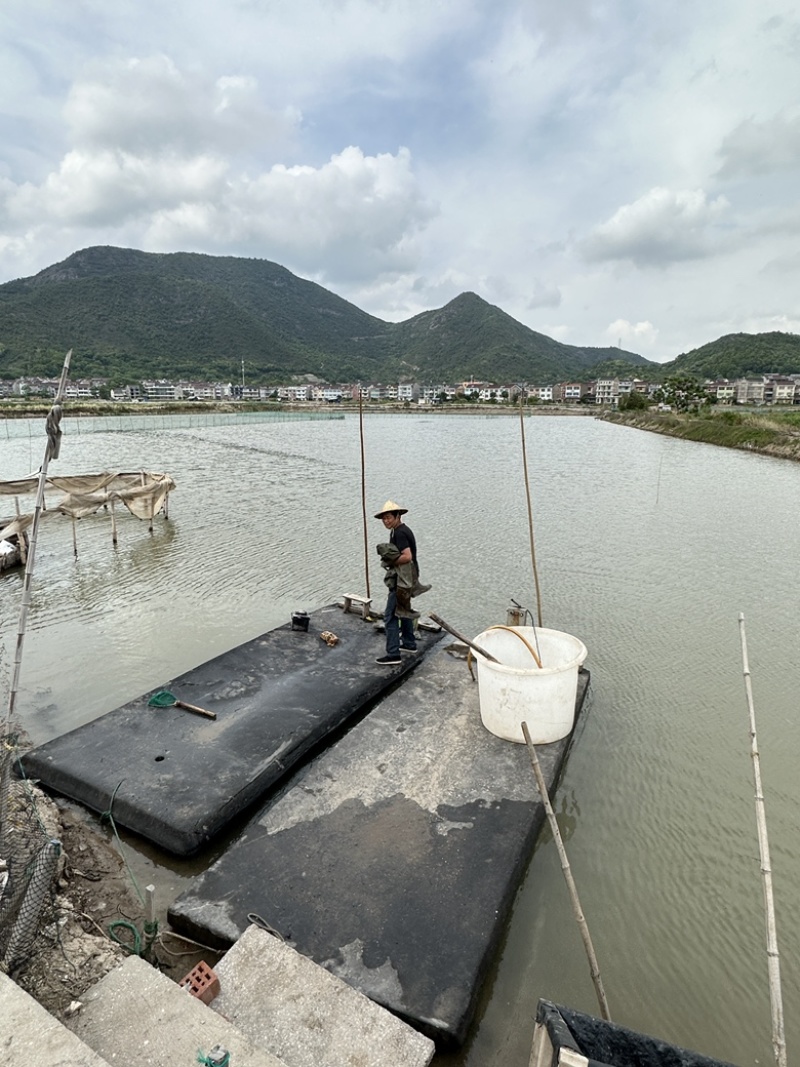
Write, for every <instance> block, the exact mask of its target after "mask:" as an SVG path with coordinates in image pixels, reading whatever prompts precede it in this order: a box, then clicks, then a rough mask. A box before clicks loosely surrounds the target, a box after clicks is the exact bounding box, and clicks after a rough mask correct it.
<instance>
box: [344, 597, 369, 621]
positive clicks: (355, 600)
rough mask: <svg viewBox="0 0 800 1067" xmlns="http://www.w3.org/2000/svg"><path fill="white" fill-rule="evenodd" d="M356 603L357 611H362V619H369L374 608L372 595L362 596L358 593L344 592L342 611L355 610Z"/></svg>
mask: <svg viewBox="0 0 800 1067" xmlns="http://www.w3.org/2000/svg"><path fill="white" fill-rule="evenodd" d="M354 604H355V605H356V608H355V611H356V612H357V613H360V615H361V618H362V619H368V618H369V616H370V612H371V610H372V597H367V596H360V595H359V594H358V593H343V594H342V611H344V612H348V611H353V610H354V609H353V605H354Z"/></svg>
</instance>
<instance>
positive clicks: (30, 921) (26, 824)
mask: <svg viewBox="0 0 800 1067" xmlns="http://www.w3.org/2000/svg"><path fill="white" fill-rule="evenodd" d="M16 757H17V751H16V746H15V743H14V741H13V740H12V739H8V738H6V739H4V741H3V743H2V746H0V967H2V969H3V970H4V971H6V972H7V973H12V972H13V971H14V970H16V969H17V968H18V967H19V966H20V965H21V964H22V963H24V962H25V960H26V959H27V957H28V954H29V952H30V950H31V947H32V946H33V943H34V941H35V940H36V936H37V933H38V930H39V926H40V924H41V922H42V918H43V915H44V912H45V909H46V907H47V905H48V904H49V903H50V902H51V901H52V898H53V895H54V892H55V884H56V879H57V876H58V867H59V860H60V856H61V842H60V841H58V840H57V839H56V838H54V837H52V836H50V835H49V833H48V828H47V827H46V826H45V825H44V824H43V823H42V821H41V819H40V818H39V814H38V812H37V810H36V805H35V802H34V800H33V796H32V794H31V793H30V791H29V790H28V788H27V783H26V782H25V781H17V780H16V778H15V776H14V775H13V773H12V768H13V762H14V760H15V759H16Z"/></svg>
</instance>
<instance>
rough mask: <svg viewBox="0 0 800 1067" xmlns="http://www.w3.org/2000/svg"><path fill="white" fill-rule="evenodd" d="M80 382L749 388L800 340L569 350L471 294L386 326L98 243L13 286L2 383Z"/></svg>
mask: <svg viewBox="0 0 800 1067" xmlns="http://www.w3.org/2000/svg"><path fill="white" fill-rule="evenodd" d="M69 348H72V349H74V351H75V357H74V360H73V369H74V373H75V375H76V376H81V377H92V376H102V377H107V378H109V379H110V380H111V383H112V384H125V383H127V382H135V381H138V380H141V379H142V378H172V379H178V378H188V379H214V380H221V381H236V380H238V379H239V377H240V375H241V368H242V362H244V367H245V374H246V378H247V381H248V382H250V383H251V384H257V383H274V382H285V381H287V380H289V379H291V378H299V377H301V376H303V375H313V376H315V377H317V378H319V379H322V380H324V381H329V382H343V381H358V380H362V381H370V382H390V381H398V380H417V381H422V382H426V383H429V384H435V383H437V382H443V383H444V382H456V381H463V380H466V379H468V378H476V379H480V380H486V381H492V382H497V383H509V382H515V381H524V382H528V383H530V384H532V385H546V384H552V383H554V382H557V381H564V380H568V379H584V380H585V379H587V378H597V377H617V378H625V377H632V376H638V377H640V378H645V379H647V380H650V381H656V380H663V378H664V377H665V376H668V375H670V374H676V373H689V374H694V375H696V376H698V377H701V378H705V377H709V378H716V377H723V378H736V377H741V376H743V375H745V374H758V373H763V372H767V371H777V372H781V373H790V372H797V373H800V337H798V336H797V335H796V334H787V333H765V334H731V335H729V336H727V337H721V338H719V339H718V340H717V341H712V342H711V343H710V344H707V345H703V346H702V348H698V349H695V350H694V351H692V352H688V353H684V354H681V355H680V356H678V357H677V359H675V360H673V361H672V362H671V363H666V364H658V363H653V362H651V361H649V360H646V359H644V358H643V357H641V356H639V355H636V354H635V353H633V352H626V351H624V350H621V349H619V348H582V347H577V346H574V345H565V344H562V343H560V342H558V341H555V340H553V339H552V338H551V337H547V336H545V335H544V334H541V333H536V332H535V331H534V330H531V329H529V328H528V327H527V326H523V324H522V323H520V322H518V321H517V320H516V319H514V318H512V317H511V316H510V315H507V314H506V313H505V312H504V311H502V310H501V309H500V308H498V307H495V306H494V305H492V304H488V303H487V302H486V301H485V300H483V299H481V297H479V296H476V294H475V293H462V294H461V295H460V296H458V297H456V298H455V299H454V300H451V301H450V303H449V304H447V305H445V307H442V308H438V309H436V310H434V311H425V312H423V313H422V314H420V315H415V316H414V317H413V318H411V319H408V320H406V321H405V322H398V323H393V322H384V321H383V320H382V319H378V318H375V317H374V316H373V315H368V314H367V313H366V312H365V311H362V310H361V309H360V308H357V307H356V306H355V305H354V304H350V303H348V301H346V300H343V299H342V298H341V297H338V296H336V295H335V294H334V293H332V292H330V291H329V290H328V289H325V288H323V286H321V285H317V284H315V283H314V282H309V281H306V280H304V279H303V278H298V277H297V276H296V275H295V274H292V273H291V271H288V270H286V268H285V267H282V266H280V265H279V264H277V263H271V262H269V260H262V259H242V258H236V257H233V256H206V255H199V254H195V253H190V252H175V253H170V254H164V255H159V254H154V253H149V252H139V251H136V250H133V249H125V248H111V247H95V248H86V249H84V250H83V251H81V252H76V253H74V254H73V255H71V256H70V257H69V258H68V259H65V260H64V261H63V263H57V264H55V265H54V266H51V267H47V268H46V269H45V270H43V271H41V272H40V273H39V274H37V275H35V276H34V277H32V278H23V279H20V280H18V281H13V282H7V283H6V284H5V285H0V377H2V378H6V379H8V378H16V377H19V376H22V375H42V376H48V377H49V376H55V375H57V374H58V373H59V371H60V369H61V363H62V361H63V356H64V353H65V352H66V350H67V349H69Z"/></svg>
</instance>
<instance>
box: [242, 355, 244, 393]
mask: <svg viewBox="0 0 800 1067" xmlns="http://www.w3.org/2000/svg"><path fill="white" fill-rule="evenodd" d="M242 389H244V360H242Z"/></svg>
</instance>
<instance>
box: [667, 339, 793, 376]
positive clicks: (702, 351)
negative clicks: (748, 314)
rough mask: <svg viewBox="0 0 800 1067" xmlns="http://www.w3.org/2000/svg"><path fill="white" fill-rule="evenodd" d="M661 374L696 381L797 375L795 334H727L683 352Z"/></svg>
mask: <svg viewBox="0 0 800 1067" xmlns="http://www.w3.org/2000/svg"><path fill="white" fill-rule="evenodd" d="M661 374H662V376H663V377H668V376H669V375H672V374H693V375H694V376H695V377H697V378H746V377H748V376H749V375H757V374H800V336H798V335H797V334H795V333H778V332H774V333H729V334H726V335H725V336H724V337H720V338H718V340H716V341H711V342H710V344H707V345H702V346H701V347H700V348H695V349H693V350H692V351H691V352H683V353H681V355H679V356H678V357H677V359H674V360H672V362H671V363H664V364H662V366H661Z"/></svg>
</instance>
